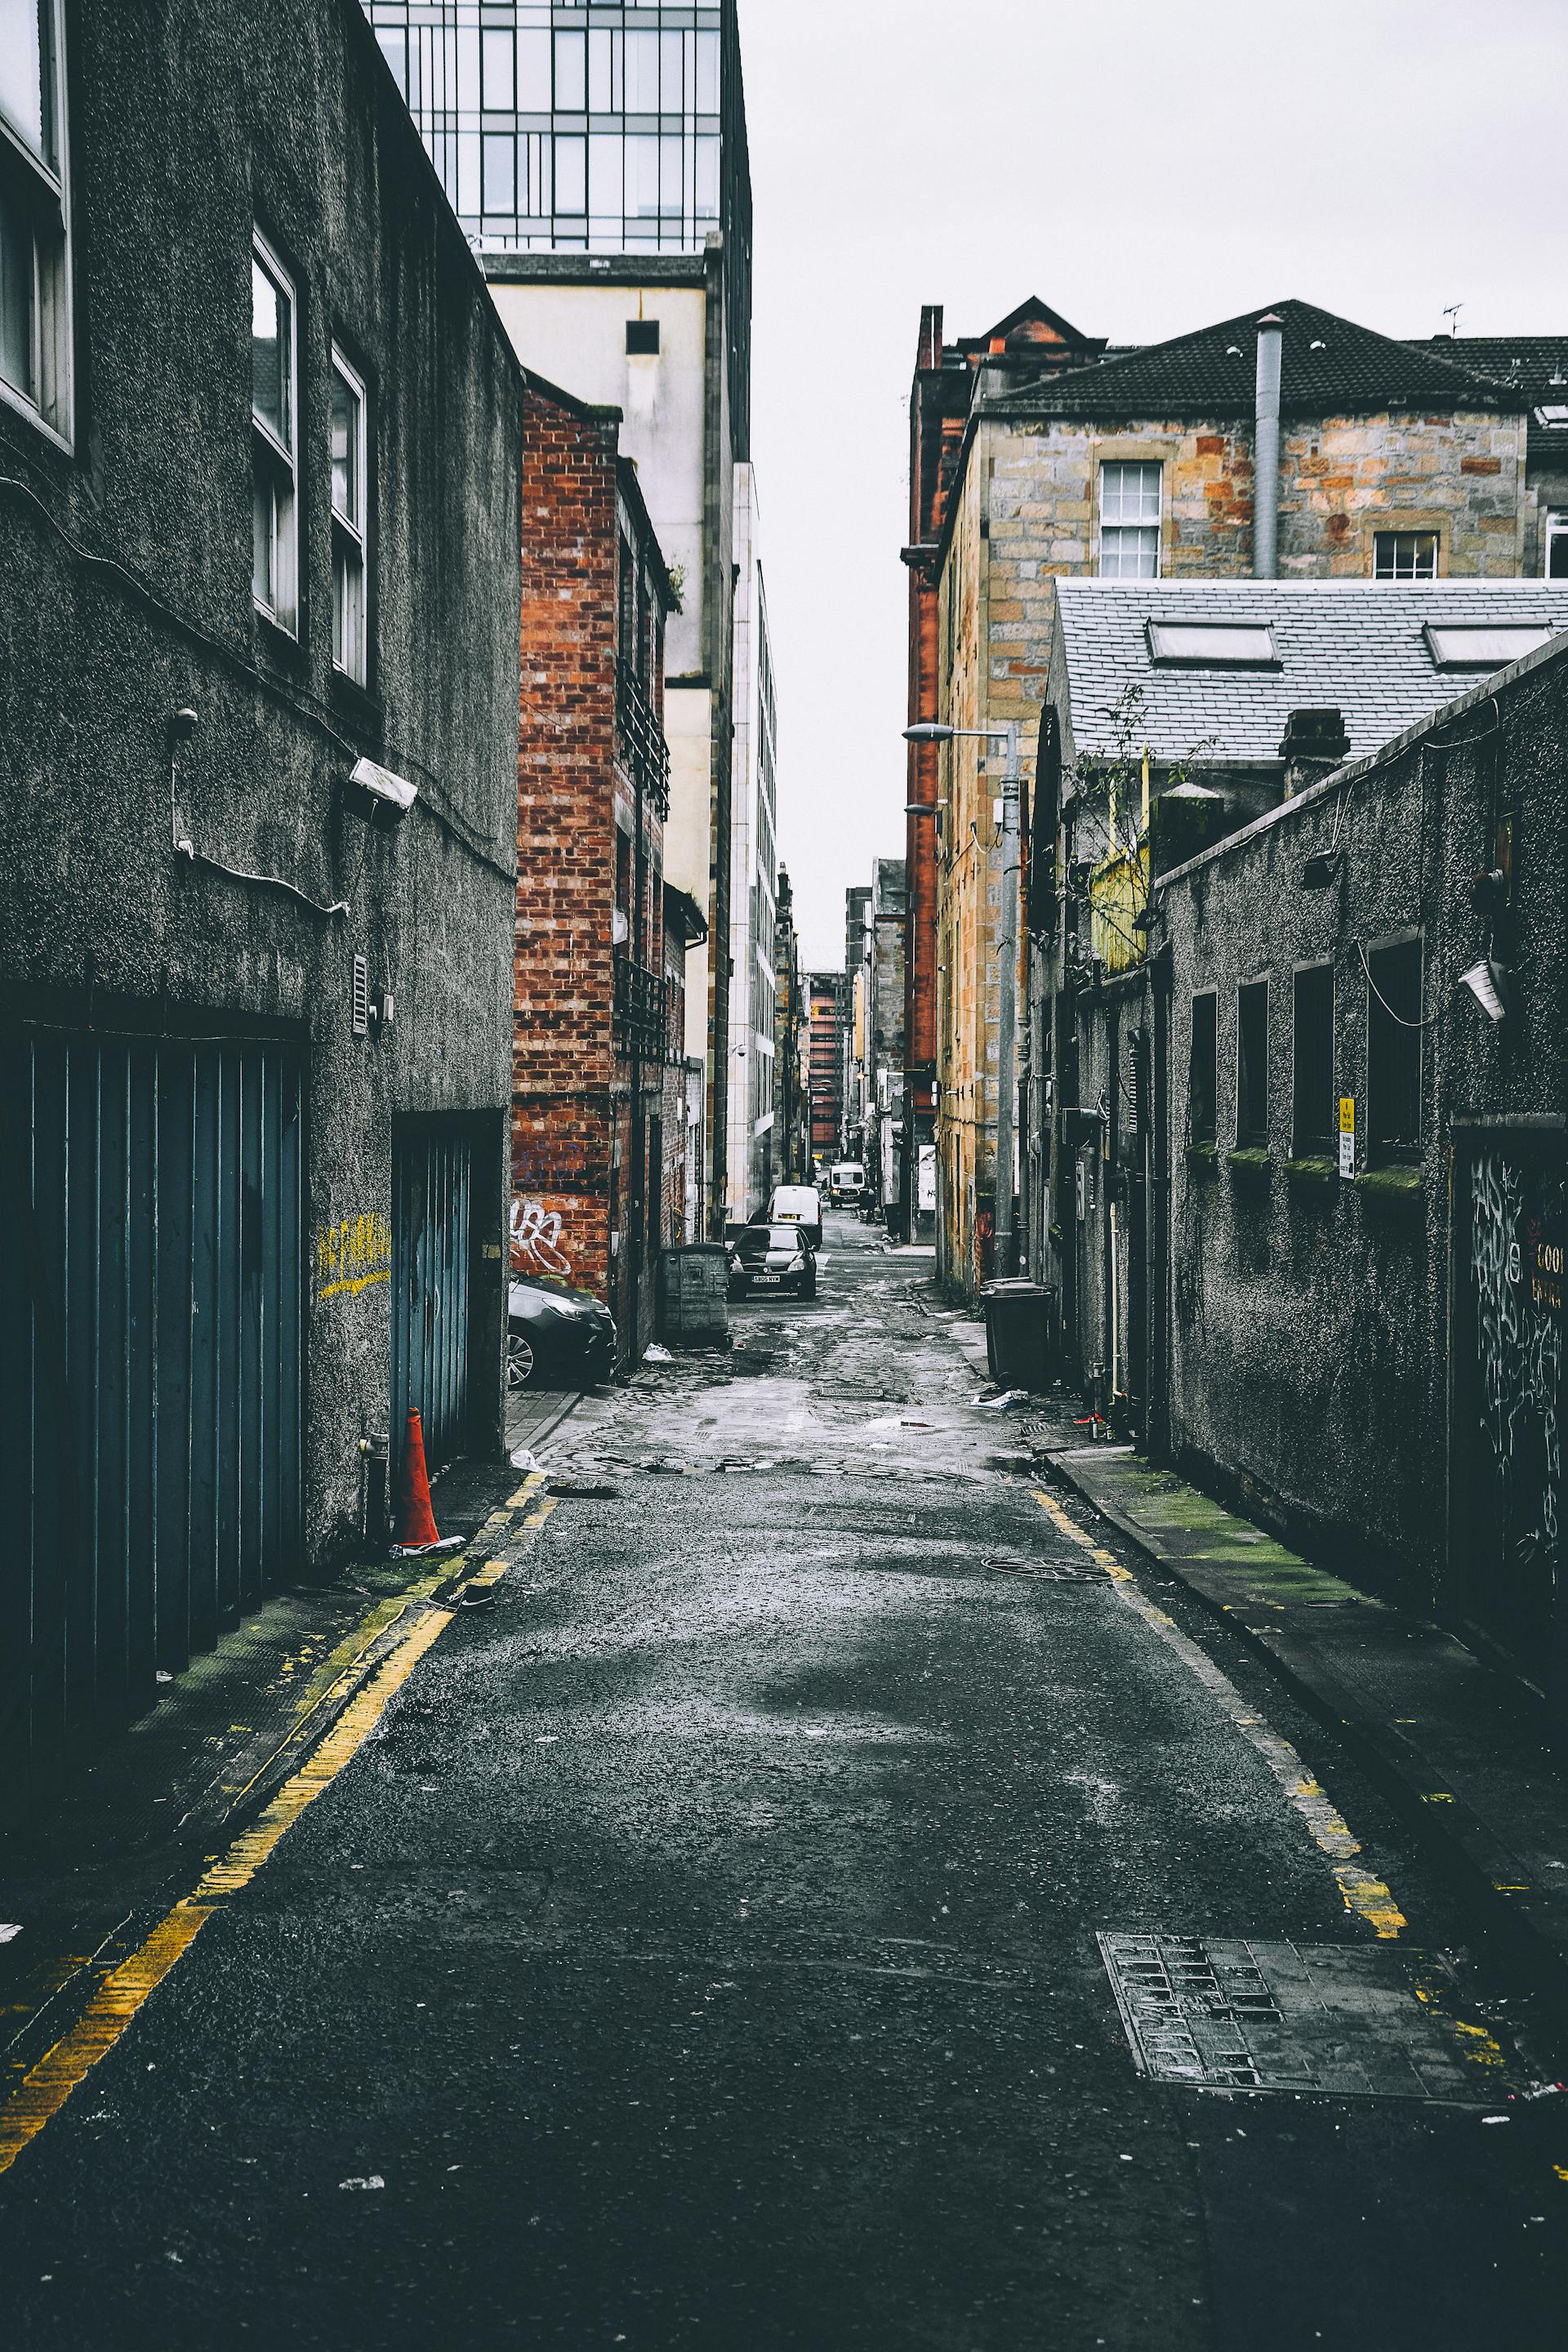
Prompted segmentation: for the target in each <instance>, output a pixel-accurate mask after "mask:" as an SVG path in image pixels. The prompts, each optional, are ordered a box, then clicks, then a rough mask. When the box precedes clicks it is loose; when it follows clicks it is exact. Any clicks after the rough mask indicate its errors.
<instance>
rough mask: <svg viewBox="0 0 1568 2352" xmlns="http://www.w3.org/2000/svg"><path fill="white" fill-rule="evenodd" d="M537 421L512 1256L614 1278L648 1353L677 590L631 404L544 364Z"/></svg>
mask: <svg viewBox="0 0 1568 2352" xmlns="http://www.w3.org/2000/svg"><path fill="white" fill-rule="evenodd" d="M523 426H524V443H523V465H522V518H523V562H522V639H521V742H520V745H519V750H518V762H517V777H518V789H517V938H516V959H515V975H516V985H515V1008H516V1040H515V1051H514V1058H513V1075H512V1136H511V1154H512V1165H511V1172H512V1202H511V1263H512V1266H513V1268H514V1270H515V1271H517V1272H519V1273H533V1274H542V1275H546V1276H556V1277H559V1278H562V1279H564V1280H568V1281H571V1282H574V1283H576V1284H580V1285H582V1286H584V1287H585V1288H589V1289H592V1290H594V1291H595V1292H596V1293H597V1294H598V1296H599V1297H602V1298H604V1299H605V1300H607V1302H608V1304H609V1306H610V1308H611V1311H612V1312H613V1314H614V1315H615V1318H616V1331H617V1334H618V1338H619V1343H620V1357H621V1360H622V1361H623V1362H624V1363H631V1364H635V1363H636V1362H637V1360H638V1358H639V1356H640V1355H641V1352H642V1349H643V1348H644V1347H646V1345H647V1341H648V1340H649V1339H651V1338H652V1336H653V1326H654V1314H655V1310H656V1301H657V1295H658V1294H657V1282H658V1251H659V1248H660V1247H661V1245H662V1244H664V1243H665V1242H667V1241H669V1240H672V1239H675V1238H677V1237H678V1235H679V1230H680V1209H681V1203H680V1200H679V1192H678V1184H679V1178H680V1175H681V1173H682V1171H680V1169H679V1166H678V1154H679V1149H680V1142H681V1138H682V1132H683V1112H682V1108H681V1086H682V1079H681V1072H680V1064H681V1044H682V1038H681V1029H680V1025H679V1017H678V1016H679V1012H680V1008H679V1006H678V1005H677V1004H676V1003H673V1002H672V994H671V991H670V988H669V985H668V972H669V968H670V964H671V957H670V954H669V951H668V943H667V939H666V929H667V913H668V912H674V911H675V910H676V907H677V894H676V893H674V892H671V893H669V894H668V897H669V900H670V907H669V908H668V909H667V904H666V898H667V894H666V890H665V883H664V821H665V817H666V816H667V814H668V809H669V755H668V751H667V749H666V746H665V740H664V731H663V698H664V625H665V616H666V614H668V612H669V611H670V610H671V609H672V607H673V605H674V602H675V598H674V593H673V591H672V590H671V587H670V584H669V580H668V574H667V572H666V571H665V566H664V559H663V557H662V555H661V554H660V552H659V546H658V540H657V539H656V538H655V536H654V532H653V527H652V525H651V524H650V523H649V521H648V519H647V509H645V508H644V506H643V502H642V497H641V493H640V491H639V490H638V488H637V468H636V467H635V466H633V465H632V464H631V463H630V461H629V460H628V459H626V458H625V457H622V456H621V455H620V451H619V437H620V412H619V410H618V409H614V408H595V407H591V406H589V405H588V404H586V403H585V402H583V401H579V400H575V399H574V398H573V397H572V395H571V394H569V393H563V392H561V391H560V390H558V389H557V388H556V387H555V386H554V385H552V384H547V383H544V382H543V381H542V379H541V378H539V377H537V376H532V377H530V378H529V380H528V383H527V387H526V390H525V393H524V410H523ZM679 903H680V904H681V905H682V906H684V905H685V904H686V903H687V902H684V901H680V902H679ZM691 913H692V914H695V910H694V909H693V910H691ZM678 919H679V918H678ZM683 960H684V940H682V941H681V942H680V946H679V952H678V954H677V956H676V958H675V960H674V961H675V964H676V968H677V969H679V964H680V962H681V961H683Z"/></svg>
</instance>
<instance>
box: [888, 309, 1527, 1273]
mask: <svg viewBox="0 0 1568 2352" xmlns="http://www.w3.org/2000/svg"><path fill="white" fill-rule="evenodd" d="M981 345H984V348H983V349H982V348H981V347H980V346H981ZM1467 348H1468V347H1467V346H1464V345H1444V346H1443V347H1441V348H1437V347H1435V346H1433V345H1430V344H1419V345H1412V344H1409V343H1403V342H1396V341H1392V340H1391V339H1389V338H1388V337H1386V336H1383V335H1378V334H1375V333H1373V332H1371V331H1369V330H1367V329H1365V328H1363V327H1359V326H1355V325H1353V324H1352V322H1351V321H1350V320H1345V319H1341V318H1337V317H1335V316H1334V315H1333V314H1332V313H1331V312H1330V311H1326V310H1318V309H1315V308H1313V307H1312V306H1311V305H1310V304H1307V303H1302V302H1296V301H1288V302H1282V303H1279V305H1277V306H1276V308H1275V309H1274V310H1271V311H1264V312H1262V313H1261V314H1258V313H1249V314H1247V316H1246V317H1244V318H1241V319H1234V320H1223V321H1221V322H1220V324H1218V325H1217V326H1214V327H1209V328H1205V329H1204V330H1202V331H1199V332H1198V333H1196V334H1192V335H1185V336H1181V337H1178V338H1176V339H1174V340H1173V341H1169V342H1166V343H1162V344H1156V345H1152V346H1150V347H1149V348H1147V349H1144V350H1138V351H1126V350H1123V351H1121V352H1117V351H1112V350H1110V349H1108V348H1107V347H1105V346H1103V345H1100V346H1099V347H1098V349H1097V346H1096V343H1095V341H1094V339H1092V338H1089V337H1086V336H1084V335H1082V334H1080V333H1079V331H1077V330H1076V329H1074V328H1072V327H1070V326H1068V323H1067V322H1066V321H1065V320H1061V319H1059V318H1058V316H1057V315H1056V314H1055V313H1054V312H1051V311H1049V310H1047V309H1046V307H1045V306H1044V305H1043V304H1039V303H1030V304H1026V305H1025V306H1024V308H1023V309H1022V310H1019V311H1017V312H1015V313H1014V314H1013V316H1012V318H1011V319H1010V320H1004V321H1003V322H1002V323H1001V325H1000V326H999V327H998V329H997V330H996V331H994V333H993V334H992V335H991V336H989V337H984V338H979V339H976V341H975V342H974V343H971V344H968V345H963V344H955V345H951V346H949V345H944V344H942V341H941V333H940V314H935V313H930V312H928V313H927V314H926V315H925V317H924V319H923V320H922V327H921V349H920V353H919V364H918V367H917V373H916V380H915V390H914V394H913V403H912V414H913V416H914V419H915V436H914V440H915V457H916V463H917V468H918V470H917V474H916V478H915V482H914V485H913V488H914V492H915V497H914V515H913V520H914V522H915V524H916V526H917V530H918V532H919V536H918V537H917V539H916V541H914V542H912V543H911V544H910V546H909V547H908V548H906V549H905V551H904V554H905V560H906V562H908V563H909V564H910V568H911V572H912V573H913V575H914V583H915V584H914V586H913V588H912V590H911V601H910V715H911V717H912V718H920V719H932V718H934V719H942V720H945V721H947V722H948V723H950V724H951V725H952V726H954V727H956V728H960V729H976V730H989V729H992V728H994V727H996V726H998V725H1001V724H1005V722H1006V721H1008V720H1010V719H1016V720H1018V721H1020V722H1021V723H1022V724H1023V725H1024V727H1025V730H1026V740H1028V738H1030V737H1032V735H1033V734H1034V732H1035V730H1036V728H1037V722H1038V711H1039V704H1040V700H1041V696H1042V691H1043V686H1044V680H1045V677H1046V675H1047V669H1048V667H1049V662H1050V655H1051V627H1052V612H1053V604H1052V599H1051V595H1050V581H1051V578H1052V577H1053V575H1056V576H1060V575H1064V574H1072V573H1098V574H1100V576H1104V577H1110V578H1128V577H1133V578H1139V577H1144V578H1148V577H1153V578H1171V579H1205V578H1210V579H1213V578H1225V577H1235V576H1237V575H1240V574H1247V573H1256V574H1258V576H1261V577H1265V578H1272V577H1276V576H1278V577H1280V578H1283V579H1296V580H1321V581H1331V580H1390V581H1393V580H1420V579H1434V578H1436V579H1441V578H1450V577H1451V578H1469V579H1502V578H1514V577H1519V576H1521V575H1528V574H1531V573H1535V574H1540V573H1541V572H1543V571H1544V570H1545V569H1546V567H1547V565H1548V563H1549V562H1552V561H1553V560H1555V558H1554V556H1553V550H1555V549H1556V547H1557V546H1558V544H1559V520H1560V518H1559V511H1558V509H1557V507H1556V505H1555V503H1554V502H1555V499H1556V498H1557V496H1558V494H1559V491H1560V488H1561V487H1562V481H1561V467H1560V461H1559V460H1558V458H1557V457H1556V447H1557V444H1556V443H1555V441H1554V440H1553V437H1552V436H1554V435H1555V434H1556V433H1557V431H1558V430H1559V429H1560V426H1559V423H1558V421H1557V420H1556V419H1555V418H1554V417H1553V416H1552V408H1553V405H1554V404H1553V403H1552V402H1551V401H1548V400H1542V399H1541V398H1539V397H1538V396H1537V395H1538V394H1539V393H1540V392H1541V391H1542V390H1543V389H1550V378H1549V376H1548V375H1547V373H1546V361H1547V359H1548V357H1550V356H1551V354H1552V353H1553V352H1563V353H1568V341H1563V342H1562V343H1561V344H1559V343H1558V342H1556V341H1553V340H1551V339H1547V340H1546V341H1542V339H1534V340H1533V341H1532V344H1531V348H1530V350H1529V352H1527V353H1526V354H1525V355H1524V356H1525V357H1527V358H1528V361H1529V369H1528V371H1527V370H1526V368H1525V367H1524V366H1523V365H1522V364H1521V367H1520V368H1519V369H1517V370H1515V371H1514V372H1513V373H1511V374H1509V373H1504V372H1502V371H1501V370H1500V368H1499V372H1498V373H1483V372H1482V363H1483V362H1484V363H1485V364H1486V365H1487V366H1488V367H1490V366H1492V365H1493V364H1494V353H1495V352H1496V348H1497V347H1495V346H1492V345H1488V346H1487V347H1486V349H1485V350H1484V351H1483V352H1480V353H1479V356H1478V357H1476V358H1473V359H1468V360H1467V358H1466V357H1465V356H1464V354H1465V352H1466V351H1467ZM1557 364H1558V362H1555V361H1553V366H1554V367H1555V366H1557ZM1564 421H1568V420H1564ZM1561 520H1562V522H1563V528H1564V529H1568V514H1565V515H1563V517H1562V518H1561ZM997 790H998V785H997V782H996V778H995V774H994V772H987V764H986V761H985V754H984V746H983V745H982V744H981V743H979V742H976V741H973V740H967V741H965V740H960V741H957V742H954V743H952V745H950V746H947V747H944V748H943V749H942V750H941V751H936V752H931V751H914V752H913V753H912V756H911V761H910V792H909V799H910V802H911V803H917V804H920V805H919V813H918V814H911V815H910V819H909V828H910V914H909V971H910V983H909V985H910V1008H909V1016H908V1024H909V1033H910V1060H911V1080H912V1084H911V1087H910V1103H911V1113H910V1118H909V1120H908V1121H907V1122H906V1130H905V1134H906V1166H907V1164H908V1158H907V1154H908V1149H909V1148H910V1147H912V1146H913V1144H914V1143H915V1142H916V1141H917V1140H918V1139H919V1138H920V1133H921V1120H922V1118H925V1117H931V1124H932V1126H933V1127H934V1129H935V1134H936V1139H937V1143H938V1147H939V1148H938V1155H937V1169H938V1188H939V1214H938V1227H937V1232H938V1251H939V1269H940V1271H941V1273H942V1276H943V1277H944V1278H945V1279H947V1280H948V1281H950V1282H952V1283H953V1284H955V1285H956V1286H959V1287H961V1288H963V1289H964V1290H966V1291H973V1289H974V1287H975V1286H976V1285H977V1284H978V1283H979V1281H980V1280H982V1279H983V1278H984V1275H985V1274H986V1273H987V1271H989V1255H988V1244H987V1242H986V1238H985V1237H986V1235H987V1234H988V1233H989V1231H990V1228H991V1222H992V1218H993V1214H994V1193H995V1185H996V1181H997V1177H996V1171H995V1168H994V1133H995V1115H996V1105H995V1062H996V1052H997V1032H996V1019H997V984H998V972H997V967H996V959H995V952H994V942H995V939H996V935H997V919H998V915H999V911H1000V906H1001V883H1002V870H1001V847H1000V842H999V839H998V837H997V834H996V829H995V826H994V822H993V814H992V810H993V800H994V795H995V793H996V792H997ZM937 803H945V805H944V806H942V807H938V806H937ZM928 807H929V808H931V809H932V811H933V814H931V815H930V816H928V815H926V814H924V811H925V809H926V808H928ZM932 1042H934V1045H935V1051H936V1057H937V1065H938V1066H937V1077H938V1081H939V1094H938V1100H937V1104H936V1108H935V1110H934V1114H928V1113H926V1112H924V1111H923V1109H922V1104H923V1102H924V1100H925V1099H926V1097H925V1095H924V1092H923V1088H924V1085H925V1079H924V1071H925V1069H926V1068H927V1067H929V1065H926V1064H924V1063H923V1061H922V1059H921V1056H922V1054H923V1051H924V1049H925V1048H926V1047H927V1045H930V1044H931V1043H932ZM1009 1181H1016V1171H1010V1172H1009Z"/></svg>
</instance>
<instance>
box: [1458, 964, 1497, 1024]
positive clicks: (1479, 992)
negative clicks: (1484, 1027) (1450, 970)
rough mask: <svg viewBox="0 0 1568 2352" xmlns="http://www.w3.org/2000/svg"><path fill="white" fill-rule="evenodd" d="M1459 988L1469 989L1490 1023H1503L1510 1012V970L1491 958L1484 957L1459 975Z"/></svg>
mask: <svg viewBox="0 0 1568 2352" xmlns="http://www.w3.org/2000/svg"><path fill="white" fill-rule="evenodd" d="M1459 986H1460V987H1461V988H1468V990H1469V992H1470V994H1471V995H1472V996H1473V997H1474V998H1475V1000H1476V1003H1478V1004H1479V1006H1480V1008H1481V1011H1482V1012H1483V1013H1485V1014H1486V1016H1487V1019H1488V1020H1489V1021H1502V1020H1505V1019H1506V1018H1507V1016H1508V1012H1509V986H1508V970H1507V967H1506V966H1505V965H1503V964H1500V963H1498V962H1497V961H1495V960H1494V958H1492V957H1491V956H1482V958H1481V960H1480V961H1479V963H1473V964H1472V965H1471V966H1470V968H1469V970H1468V971H1462V972H1461V973H1460V974H1459Z"/></svg>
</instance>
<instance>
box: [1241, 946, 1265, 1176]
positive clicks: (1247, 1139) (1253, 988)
mask: <svg viewBox="0 0 1568 2352" xmlns="http://www.w3.org/2000/svg"><path fill="white" fill-rule="evenodd" d="M1236 1140H1237V1149H1238V1150H1243V1151H1246V1150H1253V1151H1258V1150H1267V1149H1268V982H1267V981H1266V980H1249V981H1246V982H1243V983H1242V985H1241V987H1239V988H1238V989H1237V992H1236Z"/></svg>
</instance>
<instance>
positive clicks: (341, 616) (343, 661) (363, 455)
mask: <svg viewBox="0 0 1568 2352" xmlns="http://www.w3.org/2000/svg"><path fill="white" fill-rule="evenodd" d="M369 456H370V434H369V424H368V415H367V407H366V402H365V393H364V386H363V383H361V382H360V379H359V377H358V376H357V375H355V373H354V372H353V368H352V367H350V365H349V363H348V362H347V360H345V359H344V357H343V355H342V352H340V351H339V350H338V348H337V346H336V345H335V344H334V345H333V347H332V666H333V667H334V668H335V669H341V670H342V673H343V675H344V677H352V678H353V680H354V682H355V684H356V685H358V686H363V685H364V683H365V681H366V677H367V676H368V672H369V663H368V659H367V651H366V636H367V632H366V626H365V620H366V613H365V574H366V564H365V550H366V538H367V534H366V529H365V513H366V508H367V504H368V491H369V479H368V476H369V462H368V461H369Z"/></svg>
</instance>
